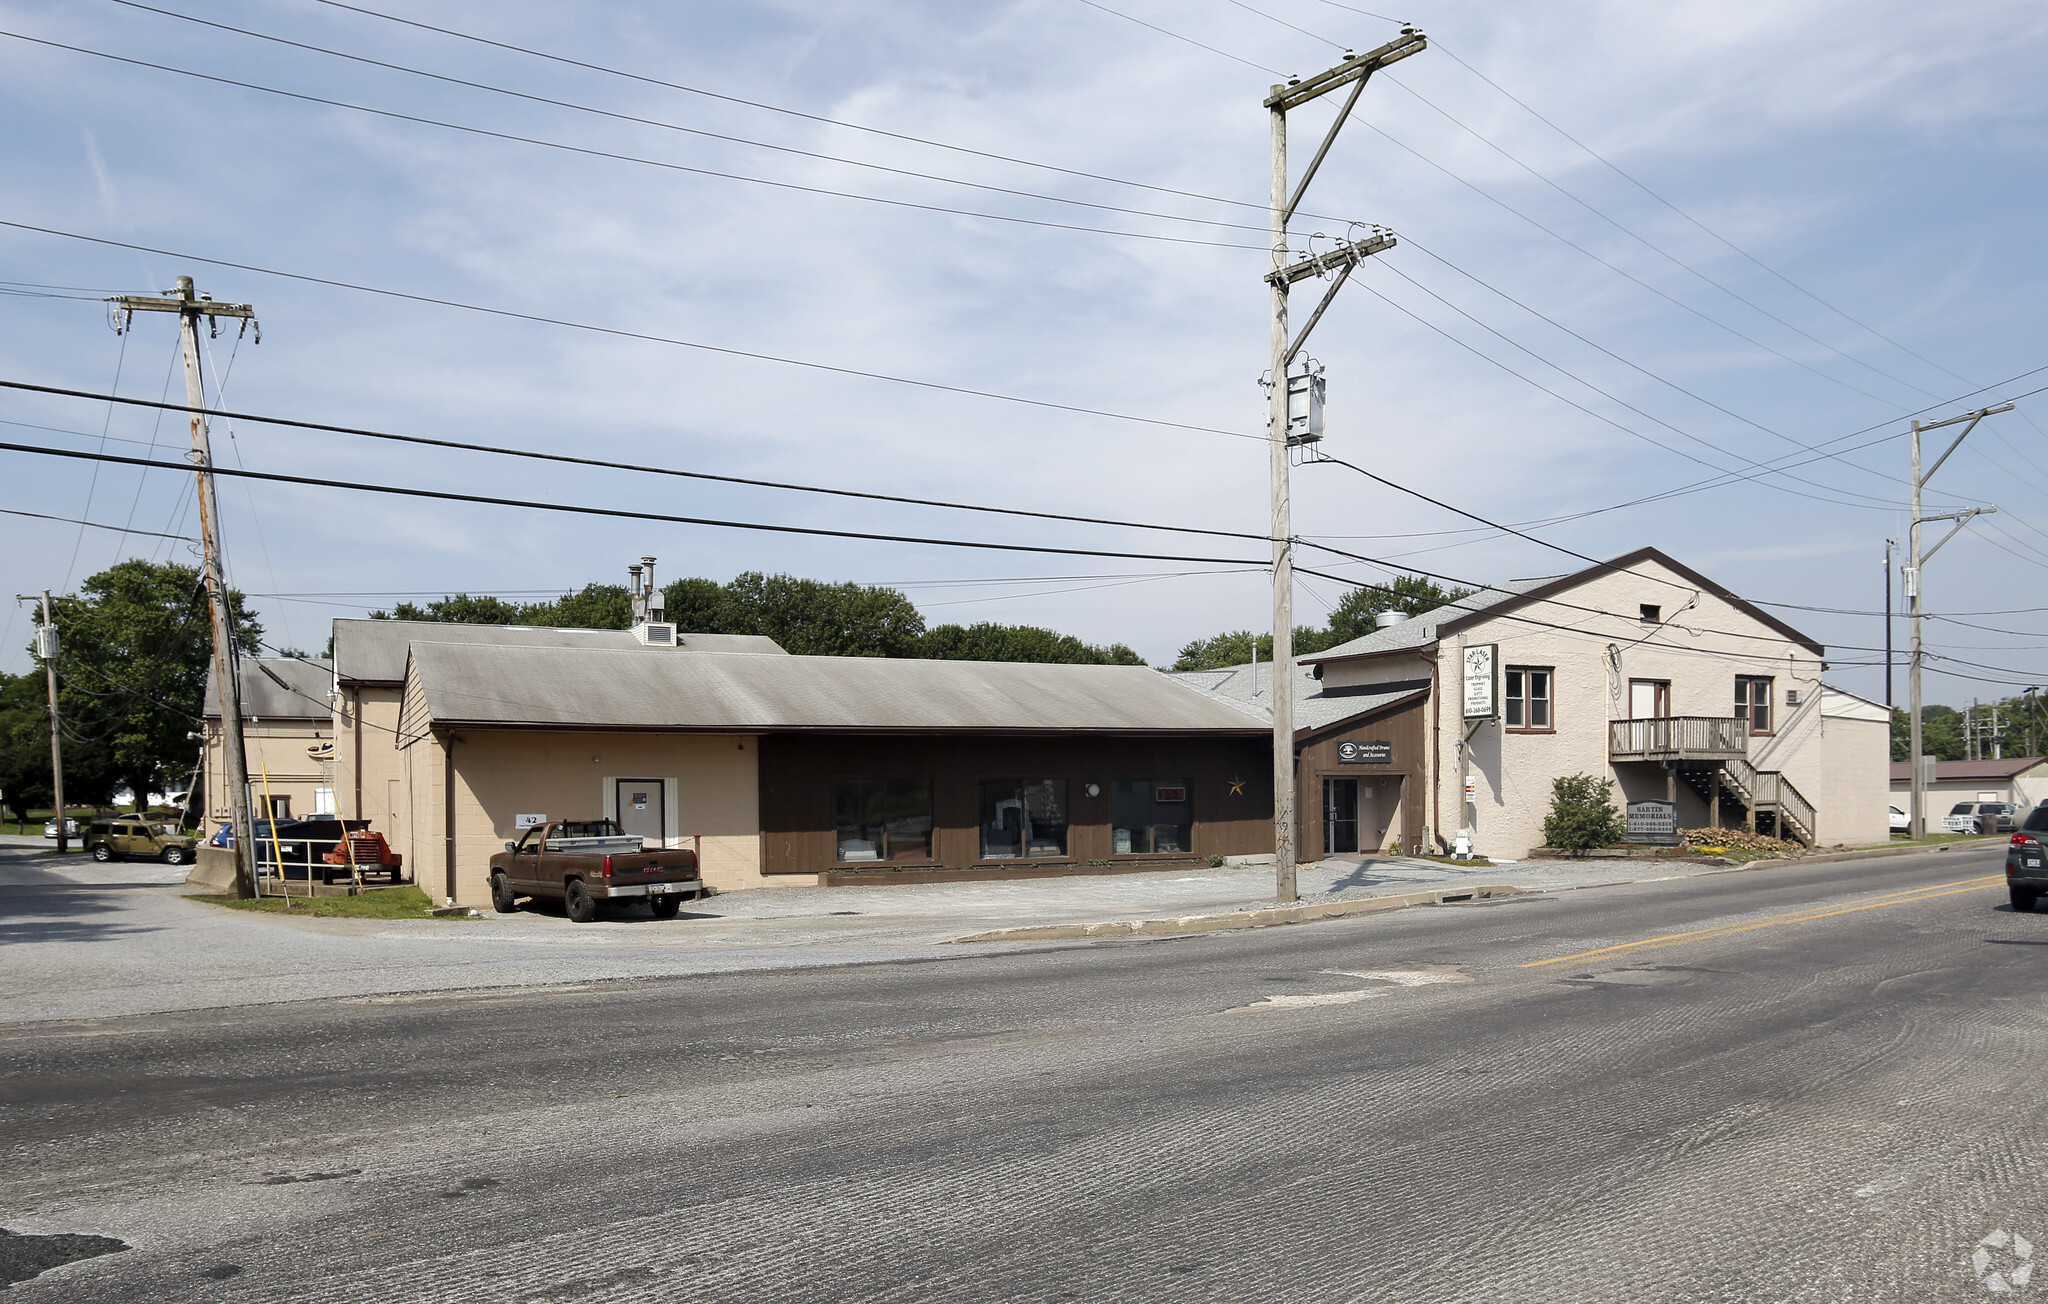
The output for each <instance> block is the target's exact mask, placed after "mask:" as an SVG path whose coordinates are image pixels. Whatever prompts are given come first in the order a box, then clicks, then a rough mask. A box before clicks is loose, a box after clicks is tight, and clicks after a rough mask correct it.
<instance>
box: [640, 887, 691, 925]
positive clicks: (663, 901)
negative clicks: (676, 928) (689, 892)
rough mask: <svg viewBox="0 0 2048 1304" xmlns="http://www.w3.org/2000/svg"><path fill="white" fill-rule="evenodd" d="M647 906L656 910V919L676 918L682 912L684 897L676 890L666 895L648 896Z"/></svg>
mask: <svg viewBox="0 0 2048 1304" xmlns="http://www.w3.org/2000/svg"><path fill="white" fill-rule="evenodd" d="M647 908H648V909H649V910H652V911H653V912H654V917H655V918H656V919H674V918H675V917H676V916H677V915H678V914H681V913H682V909H683V898H682V897H681V896H680V895H679V894H677V893H674V892H671V893H668V894H667V895H665V896H658V897H649V898H647Z"/></svg>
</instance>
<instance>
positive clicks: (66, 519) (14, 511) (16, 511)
mask: <svg viewBox="0 0 2048 1304" xmlns="http://www.w3.org/2000/svg"><path fill="white" fill-rule="evenodd" d="M0 512H5V513H7V515H9V516H33V517H35V518H36V519H37V520H39V521H58V522H61V523H63V524H65V525H87V526H91V527H92V528H93V529H95V530H112V531H114V532H115V533H116V534H147V535H149V536H150V537H151V538H154V539H177V540H179V541H181V542H184V543H194V542H197V540H195V539H193V538H192V536H191V535H189V534H157V533H155V532H153V531H150V530H133V529H130V528H128V527H127V526H125V525H105V524H102V523H101V522H99V521H85V520H80V519H79V518H77V517H75V516H46V515H44V514H43V513H42V512H24V511H22V510H21V509H20V508H18V507H0Z"/></svg>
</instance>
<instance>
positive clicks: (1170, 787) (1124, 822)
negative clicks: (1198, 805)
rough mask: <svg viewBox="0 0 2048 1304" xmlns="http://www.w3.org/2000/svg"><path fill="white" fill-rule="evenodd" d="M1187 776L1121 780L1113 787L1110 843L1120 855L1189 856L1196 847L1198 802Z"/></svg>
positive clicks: (1112, 784) (1110, 806)
mask: <svg viewBox="0 0 2048 1304" xmlns="http://www.w3.org/2000/svg"><path fill="white" fill-rule="evenodd" d="M1189 792H1190V785H1189V783H1188V781H1187V780H1186V779H1118V780H1116V781H1115V782H1113V783H1111V784H1110V786H1109V818H1110V831H1109V837H1110V844H1109V849H1110V851H1111V853H1112V854H1114V855H1118V856H1131V855H1149V854H1164V853H1168V852H1177V853H1179V854H1181V855H1186V854H1187V853H1188V851H1189V850H1190V849H1191V848H1192V847H1193V846H1194V842H1193V838H1194V832H1195V817H1194V809H1195V808H1194V803H1193V802H1191V801H1190V800H1189V799H1188V795H1189Z"/></svg>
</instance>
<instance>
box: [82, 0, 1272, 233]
mask: <svg viewBox="0 0 2048 1304" xmlns="http://www.w3.org/2000/svg"><path fill="white" fill-rule="evenodd" d="M112 3H114V4H118V5H125V6H127V7H128V8H130V9H140V10H143V11H145V12H148V13H153V14H160V15H162V16H163V17H166V18H175V19H178V20H180V21H182V22H188V23H197V24H199V25H200V26H202V27H211V28H214V29H215V30H217V31H222V32H233V33H235V34H236V35H238V36H247V37H250V38H252V39H255V40H259V41H270V42H273V43H275V44H278V45H285V46H290V47H291V48H293V49H297V50H305V51H308V52H310V53H314V54H324V55H327V56H329V57H331V58H335V59H346V60H349V61H351V62H353V63H360V64H366V65H368V66H370V67H373V68H385V69H389V70H390V71H393V72H402V73H407V74H409V75H411V76H414V77H425V78H428V79H430V80H433V81H438V82H445V83H447V84H449V85H452V86H466V87H469V88H471V89H472V90H480V91H488V92H490V93H491V94H494V95H504V96H509V97H511V98H513V99H520V100H526V101H529V102H531V103H534V104H546V105H550V106H553V107H555V108H562V109H573V110H575V111H576V112H578V113H589V114H593V115H596V116H598V117H603V118H611V119H614V120H616V121H619V122H630V123H635V124H638V125H640V126H646V127H660V128H662V129H663V130H665V131H676V132H682V133H685V134H687V135H691V136H700V137H703V138H705V139H707V140H720V141H725V142H727V143H730V144H735V145H746V146H750V147H752V148H755V149H765V150H772V151H774V152H775V153H778V154H789V155H793V156H795V157H798V158H808V159H818V160H820V161H822V162H826V163H842V164H845V165H846V166H848V167H857V168H866V169H868V170H870V171H874V172H886V173H889V174H890V175H893V176H900V177H913V178H916V179H917V180H920V181H936V182H940V183H942V184H944V185H952V186H964V187H967V188H968V189H972V190H982V191H987V192H989V193H991V194H998V195H1014V196H1017V197H1019V198H1024V199H1036V200H1042V201H1044V202H1045V203H1049V204H1068V205H1072V206H1074V207H1077V208H1092V209H1097V210H1099V211H1101V212H1106V213H1124V214H1127V215H1129V216H1132V217H1147V218H1155V219H1158V220H1160V221H1165V222H1186V223H1191V224H1193V225H1197V226H1215V227H1224V228H1228V229H1231V230H1237V231H1257V232H1264V231H1265V229H1266V228H1265V226H1264V225H1261V224H1253V223H1248V222H1226V221H1221V220H1218V219H1214V218H1203V217H1187V216H1184V215H1181V214H1178V213H1158V212H1153V211H1150V210H1148V209H1142V208H1125V207H1122V206H1119V205H1116V204H1102V203H1095V202H1093V201H1090V200H1085V199H1071V198H1068V197H1066V196H1063V195H1048V194H1042V193H1040V192H1037V191H1032V190H1019V189H1016V188H1014V187H1010V186H996V185H989V184H987V183H985V182H980V181H969V180H967V179H965V178H962V177H950V176H945V175H942V174H939V173H933V172H919V171H916V170H914V169H911V168H899V167H891V166H889V165H887V164H884V163H870V162H866V161H864V160H862V159H854V158H847V157H844V156H843V155H838V154H825V153H821V152H819V151H817V150H809V149H797V148H795V147H793V146H789V145H777V144H774V143H773V142H770V141H765V140H754V139H752V138H750V137H747V136H734V135H729V134H726V133H724V132H717V131H706V130H704V129H702V128H699V127H686V126H683V125H682V124H680V123H675V122H664V121H662V120H660V119H658V118H644V117H640V116H638V115H636V114H631V113H619V112H616V111H614V110H611V109H600V108H596V107H593V106H591V105H588V104H579V103H577V102H576V101H574V100H563V99H556V98H554V97H552V96H547V95H535V94H532V93H530V92H527V91H518V90H512V89H510V88H508V87H504V86H498V85H495V84H493V83H490V82H481V81H473V80H471V79H469V78H466V77H453V76H449V75H448V74H446V73H438V72H432V71H429V70H427V69H424V68H414V67H410V66H408V65H406V64H402V63H391V62H388V61H386V60H383V59H373V58H370V57H368V56H367V55H360V54H350V53H349V52H347V51H345V50H336V49H333V48H330V47H328V46H324V45H314V44H312V43H310V42H306V41H295V40H292V39H291V38H289V37H284V36H276V35H272V34H270V33H267V32H258V31H254V30H252V29H250V28H247V27H235V26H233V25H231V24H228V23H220V22H214V21H213V20H211V19H207V18H199V17H196V16H194V15H192V14H181V13H178V12H176V11H174V10H170V9H159V8H157V7H156V6H154V5H146V4H142V3H140V0H112ZM1126 184H1131V183H1126ZM1233 247H1238V246H1233Z"/></svg>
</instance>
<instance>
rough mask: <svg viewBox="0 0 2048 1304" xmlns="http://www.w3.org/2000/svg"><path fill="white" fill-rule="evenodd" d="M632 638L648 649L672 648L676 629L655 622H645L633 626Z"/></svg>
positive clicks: (674, 643) (674, 642) (672, 626)
mask: <svg viewBox="0 0 2048 1304" xmlns="http://www.w3.org/2000/svg"><path fill="white" fill-rule="evenodd" d="M633 637H635V638H637V639H639V640H640V641H641V642H642V643H644V644H646V645H647V646H648V647H674V646H675V645H676V627H675V626H674V625H668V624H662V623H659V622H657V621H652V620H645V621H642V622H640V623H639V624H637V625H635V626H633Z"/></svg>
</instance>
